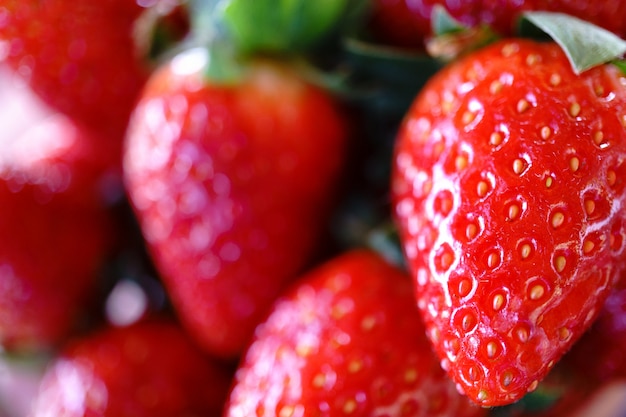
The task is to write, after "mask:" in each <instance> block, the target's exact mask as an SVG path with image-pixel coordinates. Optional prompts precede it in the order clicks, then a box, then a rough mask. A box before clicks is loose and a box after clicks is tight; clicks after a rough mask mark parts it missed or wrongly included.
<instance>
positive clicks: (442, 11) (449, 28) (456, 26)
mask: <svg viewBox="0 0 626 417" xmlns="http://www.w3.org/2000/svg"><path fill="white" fill-rule="evenodd" d="M430 22H431V26H432V31H433V33H434V34H435V35H436V36H437V35H443V34H448V33H454V32H461V31H465V30H468V29H469V26H467V25H464V24H463V23H461V22H460V21H458V20H457V19H455V18H454V17H453V16H452V15H451V14H450V13H448V11H447V10H446V8H445V7H444V6H442V5H441V4H435V5H434V6H433V10H432V12H431V14H430Z"/></svg>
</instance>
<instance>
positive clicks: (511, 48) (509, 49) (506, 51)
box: [502, 43, 519, 58]
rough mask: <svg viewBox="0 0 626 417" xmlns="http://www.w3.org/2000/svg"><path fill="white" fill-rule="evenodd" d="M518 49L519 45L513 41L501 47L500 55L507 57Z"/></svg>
mask: <svg viewBox="0 0 626 417" xmlns="http://www.w3.org/2000/svg"><path fill="white" fill-rule="evenodd" d="M518 50H519V47H518V46H517V45H515V44H513V43H509V44H506V45H504V46H503V47H502V56H504V57H505V58H508V57H510V56H511V55H513V54H515V53H517V51H518Z"/></svg>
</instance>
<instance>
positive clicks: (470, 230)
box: [465, 223, 478, 240]
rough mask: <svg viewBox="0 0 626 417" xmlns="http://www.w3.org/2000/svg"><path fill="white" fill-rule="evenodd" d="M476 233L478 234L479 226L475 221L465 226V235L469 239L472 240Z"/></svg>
mask: <svg viewBox="0 0 626 417" xmlns="http://www.w3.org/2000/svg"><path fill="white" fill-rule="evenodd" d="M476 235H478V227H477V226H476V225H475V224H473V223H470V224H468V225H467V227H466V228H465V237H466V238H467V239H468V240H472V239H474V238H475V237H476Z"/></svg>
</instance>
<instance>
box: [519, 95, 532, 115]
mask: <svg viewBox="0 0 626 417" xmlns="http://www.w3.org/2000/svg"><path fill="white" fill-rule="evenodd" d="M529 108H530V103H529V102H528V100H526V99H524V98H523V99H521V100H520V101H518V102H517V112H518V113H524V112H525V111H526V110H528V109H529Z"/></svg>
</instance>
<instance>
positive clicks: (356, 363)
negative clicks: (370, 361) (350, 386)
mask: <svg viewBox="0 0 626 417" xmlns="http://www.w3.org/2000/svg"><path fill="white" fill-rule="evenodd" d="M361 369H363V362H361V361H360V360H356V359H355V360H353V361H350V363H349V364H348V372H350V373H352V374H354V373H357V372H359V371H360V370H361Z"/></svg>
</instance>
